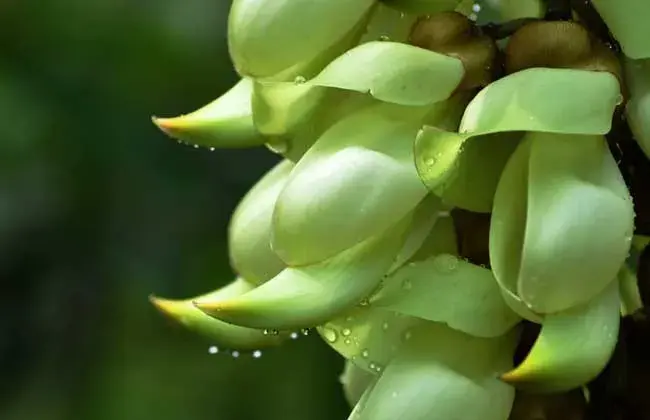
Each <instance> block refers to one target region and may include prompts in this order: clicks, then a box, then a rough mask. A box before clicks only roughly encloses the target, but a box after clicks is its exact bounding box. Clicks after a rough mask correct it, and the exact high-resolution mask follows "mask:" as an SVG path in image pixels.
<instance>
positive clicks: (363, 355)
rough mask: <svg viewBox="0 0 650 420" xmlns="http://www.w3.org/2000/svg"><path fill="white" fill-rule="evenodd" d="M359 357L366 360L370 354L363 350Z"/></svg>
mask: <svg viewBox="0 0 650 420" xmlns="http://www.w3.org/2000/svg"><path fill="white" fill-rule="evenodd" d="M361 356H362V357H365V358H366V359H367V358H368V356H370V352H369V351H368V350H367V349H364V350H362V351H361Z"/></svg>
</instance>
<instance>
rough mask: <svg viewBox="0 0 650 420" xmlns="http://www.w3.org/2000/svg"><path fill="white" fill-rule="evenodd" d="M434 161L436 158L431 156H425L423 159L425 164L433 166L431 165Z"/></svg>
mask: <svg viewBox="0 0 650 420" xmlns="http://www.w3.org/2000/svg"><path fill="white" fill-rule="evenodd" d="M435 163H436V160H435V159H434V158H432V157H430V158H426V159H425V160H424V164H425V165H427V166H433V165H435Z"/></svg>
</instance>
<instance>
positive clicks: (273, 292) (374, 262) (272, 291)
mask: <svg viewBox="0 0 650 420" xmlns="http://www.w3.org/2000/svg"><path fill="white" fill-rule="evenodd" d="M410 219H411V215H408V216H406V217H404V218H403V219H402V220H400V221H399V223H397V224H395V225H393V226H391V227H390V228H389V229H387V230H386V231H383V232H379V233H377V234H376V235H374V236H373V237H371V238H369V239H367V240H366V241H363V242H361V243H360V244H358V245H356V246H354V247H352V248H350V249H348V250H346V251H344V252H341V253H340V254H338V255H336V256H334V257H332V258H331V259H329V260H325V261H322V262H320V263H317V264H313V265H307V266H303V267H288V268H286V269H285V270H283V271H282V272H281V273H280V274H278V275H277V276H275V277H274V278H273V279H271V280H270V281H268V282H266V283H264V284H263V285H261V286H259V287H257V288H255V289H253V290H251V291H250V292H248V293H245V294H243V295H241V296H237V297H234V298H232V299H198V300H196V301H195V302H194V304H195V305H196V306H197V307H198V308H199V309H200V310H201V311H203V312H205V313H207V314H209V315H211V316H213V317H215V318H218V319H221V320H223V321H226V322H229V323H232V324H236V325H242V326H247V327H251V328H273V329H280V330H283V329H291V328H304V327H314V326H317V325H321V324H323V323H324V322H326V321H327V320H329V319H331V318H332V317H333V316H335V315H336V314H339V313H340V312H342V311H344V310H345V309H348V308H350V307H351V306H353V305H356V304H358V303H359V302H361V301H362V300H363V299H364V298H366V297H367V296H368V295H370V294H371V293H372V292H373V291H374V290H375V289H376V288H377V286H378V284H379V282H380V281H381V278H382V276H383V275H384V274H385V273H386V271H387V270H388V269H389V267H390V265H391V263H392V261H393V259H394V258H395V256H396V255H397V252H398V251H399V249H400V248H401V246H402V244H403V241H404V238H405V235H406V229H407V227H408V224H409V222H410Z"/></svg>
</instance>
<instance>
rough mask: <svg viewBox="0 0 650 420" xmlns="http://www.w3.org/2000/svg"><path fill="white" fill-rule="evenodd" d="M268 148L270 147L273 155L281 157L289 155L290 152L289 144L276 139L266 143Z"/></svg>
mask: <svg viewBox="0 0 650 420" xmlns="http://www.w3.org/2000/svg"><path fill="white" fill-rule="evenodd" d="M266 147H268V148H269V149H270V150H271V151H272V152H273V153H277V154H279V155H281V154H284V153H287V151H288V150H289V143H288V142H287V141H285V140H284V139H281V138H277V137H276V138H271V139H269V141H268V142H267V143H266Z"/></svg>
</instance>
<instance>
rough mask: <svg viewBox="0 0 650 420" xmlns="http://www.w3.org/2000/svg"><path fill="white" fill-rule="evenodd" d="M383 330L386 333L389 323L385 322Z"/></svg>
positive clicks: (382, 326)
mask: <svg viewBox="0 0 650 420" xmlns="http://www.w3.org/2000/svg"><path fill="white" fill-rule="evenodd" d="M381 329H382V330H384V331H386V330H387V329H388V322H384V323H383V324H381Z"/></svg>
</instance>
